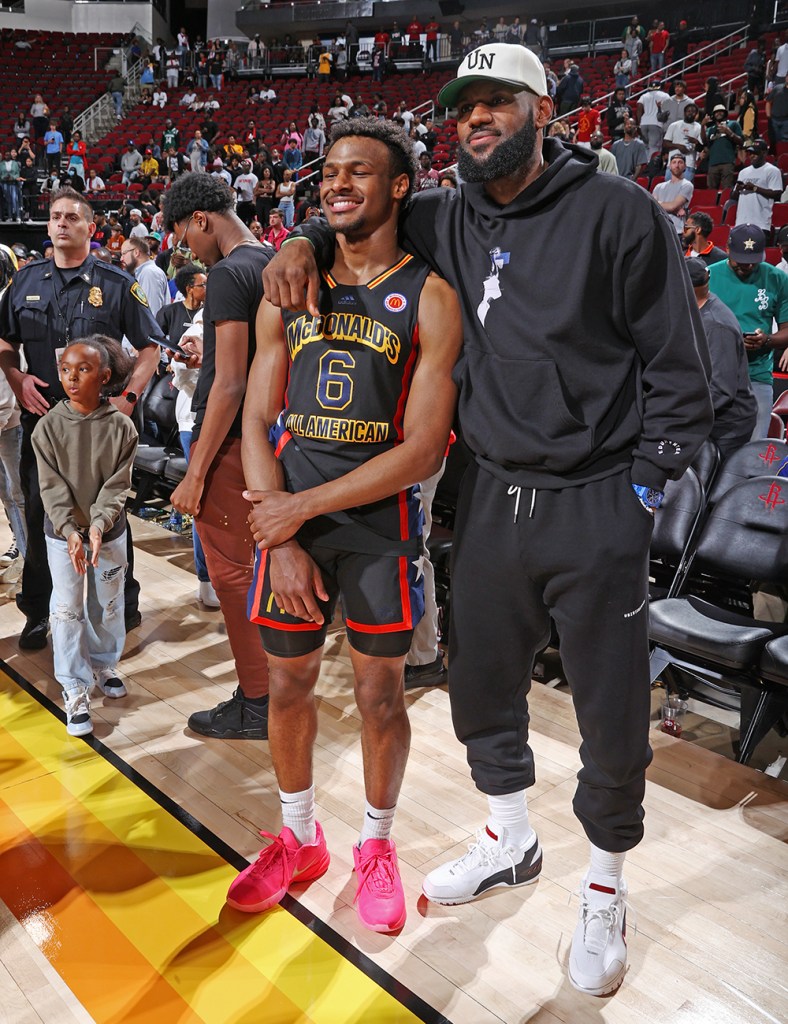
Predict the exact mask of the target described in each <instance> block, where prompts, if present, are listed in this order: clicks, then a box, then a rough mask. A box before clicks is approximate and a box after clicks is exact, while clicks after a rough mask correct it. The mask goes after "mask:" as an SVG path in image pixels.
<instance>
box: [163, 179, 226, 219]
mask: <svg viewBox="0 0 788 1024" xmlns="http://www.w3.org/2000/svg"><path fill="white" fill-rule="evenodd" d="M232 208H233V193H232V190H231V189H230V186H229V185H228V184H227V183H226V182H225V181H224V180H223V179H222V178H214V176H213V175H212V174H206V173H205V172H204V171H190V172H189V173H188V174H182V175H181V177H180V178H178V180H177V181H175V182H174V183H173V185H172V188H170V189H169V190H168V191H167V192H165V194H164V207H163V210H162V213H163V215H164V226H165V227H166V229H167V230H168V231H172V229H173V226H174V225H175V224H177V223H178V222H179V221H182V220H186V218H187V217H191V215H192V214H193V213H194V212H195V211H196V210H202V211H204V212H205V213H229V212H230V210H232Z"/></svg>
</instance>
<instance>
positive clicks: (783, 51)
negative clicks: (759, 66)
mask: <svg viewBox="0 0 788 1024" xmlns="http://www.w3.org/2000/svg"><path fill="white" fill-rule="evenodd" d="M774 64H775V67H774V84H775V85H784V84H785V78H786V75H788V42H785V41H783V42H782V43H781V44H780V46H778V47H777V52H776V53H775V55H774Z"/></svg>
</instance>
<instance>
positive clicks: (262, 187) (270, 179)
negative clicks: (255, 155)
mask: <svg viewBox="0 0 788 1024" xmlns="http://www.w3.org/2000/svg"><path fill="white" fill-rule="evenodd" d="M275 196H276V181H275V180H274V175H273V171H272V170H271V168H270V167H269V166H267V165H266V166H265V167H263V169H262V171H261V173H260V177H259V180H258V182H257V186H256V187H255V190H254V200H255V211H256V213H257V217H258V219H259V221H260V223H261V224H262V225H263V227H264V228H267V227H268V217H269V214H270V213H271V210H272V209H273V206H274V201H275ZM280 220H281V217H280Z"/></svg>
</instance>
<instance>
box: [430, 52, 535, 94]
mask: <svg viewBox="0 0 788 1024" xmlns="http://www.w3.org/2000/svg"><path fill="white" fill-rule="evenodd" d="M480 80H487V81H492V82H502V83H503V84H505V85H511V86H514V87H515V88H517V89H528V91H529V92H532V93H534V94H535V95H537V96H547V95H548V93H547V79H546V78H545V73H544V67H543V66H542V62H541V61H540V60H539V58H538V57H537V56H536V55H535V54H534V53H532V52H531V50H529V49H527V48H526V47H525V46H520V45H518V44H517V43H485V45H484V46H478V47H477V48H476V49H475V50H471V52H470V53H469V54H468V55H467V57H466V58H465V59H464V60H463V62H462V64H460V66H459V67H458V68H457V77H456V78H455V79H454V81H453V82H449V83H448V85H444V87H443V88H442V89H441V91H440V92H439V93H438V103H440V105H441V106H442V107H454V106H456V105H457V100H458V99H459V96H460V93H461V92H462V90H463V89H464V88H465V86H466V85H470V83H471V82H478V81H480Z"/></svg>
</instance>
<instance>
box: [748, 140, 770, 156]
mask: <svg viewBox="0 0 788 1024" xmlns="http://www.w3.org/2000/svg"><path fill="white" fill-rule="evenodd" d="M744 148H745V149H748V150H749V151H750V152H751V153H752V152H755V153H766V152H768V149H769V143H768V142H767V141H766V139H753V140H752V141H751V142H745V143H744Z"/></svg>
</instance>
